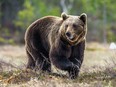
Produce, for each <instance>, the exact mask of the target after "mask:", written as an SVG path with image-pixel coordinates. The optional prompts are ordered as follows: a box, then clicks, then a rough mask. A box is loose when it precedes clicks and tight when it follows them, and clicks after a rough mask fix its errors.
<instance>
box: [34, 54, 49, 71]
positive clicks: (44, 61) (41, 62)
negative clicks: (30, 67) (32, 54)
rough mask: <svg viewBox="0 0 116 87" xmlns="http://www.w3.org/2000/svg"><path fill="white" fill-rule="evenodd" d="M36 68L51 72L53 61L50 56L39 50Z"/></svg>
mask: <svg viewBox="0 0 116 87" xmlns="http://www.w3.org/2000/svg"><path fill="white" fill-rule="evenodd" d="M36 69H37V70H40V71H44V72H51V63H50V60H49V58H48V57H46V56H45V55H44V54H42V53H41V52H39V55H38V58H37V60H36Z"/></svg>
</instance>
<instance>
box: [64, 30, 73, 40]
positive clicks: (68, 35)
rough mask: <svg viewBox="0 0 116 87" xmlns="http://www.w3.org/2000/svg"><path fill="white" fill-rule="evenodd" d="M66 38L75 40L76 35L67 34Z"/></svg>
mask: <svg viewBox="0 0 116 87" xmlns="http://www.w3.org/2000/svg"><path fill="white" fill-rule="evenodd" d="M66 37H67V38H69V39H70V40H73V38H74V35H73V34H71V32H66Z"/></svg>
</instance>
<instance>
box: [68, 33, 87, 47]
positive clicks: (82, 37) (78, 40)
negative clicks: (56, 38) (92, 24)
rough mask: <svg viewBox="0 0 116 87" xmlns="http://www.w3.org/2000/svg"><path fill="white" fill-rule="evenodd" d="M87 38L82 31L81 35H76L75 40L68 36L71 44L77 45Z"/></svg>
mask: <svg viewBox="0 0 116 87" xmlns="http://www.w3.org/2000/svg"><path fill="white" fill-rule="evenodd" d="M84 37H85V32H84V31H82V32H81V33H80V34H79V35H74V36H73V38H69V37H67V36H66V38H67V40H68V41H69V43H70V44H72V45H73V44H77V43H79V42H81V41H82V40H83V39H84Z"/></svg>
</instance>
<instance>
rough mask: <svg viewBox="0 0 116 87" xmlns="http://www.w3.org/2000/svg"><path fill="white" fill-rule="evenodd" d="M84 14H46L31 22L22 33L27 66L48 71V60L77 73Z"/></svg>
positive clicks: (84, 22) (49, 62)
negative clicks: (24, 32)
mask: <svg viewBox="0 0 116 87" xmlns="http://www.w3.org/2000/svg"><path fill="white" fill-rule="evenodd" d="M86 32H87V15H86V14H85V13H83V14H81V15H80V16H73V15H67V14H66V13H62V14H61V17H56V16H46V17H43V18H40V19H38V20H36V21H35V22H33V23H32V24H31V25H30V26H29V27H28V29H27V31H26V34H25V47H26V53H27V56H28V64H27V68H29V69H35V68H36V69H38V70H41V71H47V72H51V63H52V64H53V65H54V66H56V67H57V68H59V69H61V70H64V71H67V72H68V73H69V77H70V78H72V79H73V78H76V77H77V76H78V73H79V70H80V67H81V64H82V62H83V57H84V49H85V38H86Z"/></svg>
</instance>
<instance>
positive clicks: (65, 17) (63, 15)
mask: <svg viewBox="0 0 116 87" xmlns="http://www.w3.org/2000/svg"><path fill="white" fill-rule="evenodd" d="M61 17H62V18H63V20H66V19H67V18H68V15H67V14H66V13H64V12H63V13H62V14H61Z"/></svg>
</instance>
